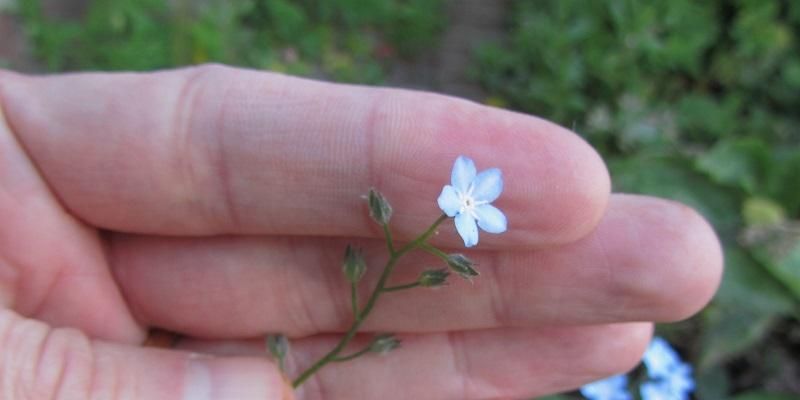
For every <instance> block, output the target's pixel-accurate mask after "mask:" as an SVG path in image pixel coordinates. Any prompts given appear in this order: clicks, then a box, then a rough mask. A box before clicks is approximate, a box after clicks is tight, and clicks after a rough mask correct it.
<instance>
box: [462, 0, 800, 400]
mask: <svg viewBox="0 0 800 400" xmlns="http://www.w3.org/2000/svg"><path fill="white" fill-rule="evenodd" d="M512 8H513V10H512V11H511V12H510V13H509V16H511V19H510V21H509V31H508V35H507V37H506V38H505V41H504V43H501V44H492V45H486V46H483V47H481V48H480V50H479V51H478V53H477V65H476V68H475V76H476V79H478V80H479V82H480V83H481V84H482V85H484V87H485V88H486V89H487V90H488V91H489V92H490V93H491V97H490V101H491V102H492V103H494V104H500V105H505V106H507V107H510V108H514V109H518V110H521V111H525V112H529V113H533V114H537V115H543V116H546V117H548V118H551V119H554V120H555V121H557V122H559V123H561V124H562V125H565V126H568V127H572V128H573V129H574V130H576V131H577V132H579V133H581V134H582V135H583V136H584V137H586V138H587V139H588V140H589V141H590V142H591V143H592V144H593V145H594V146H595V147H596V148H597V149H598V150H599V151H600V152H601V153H602V154H603V155H604V157H605V158H606V159H607V160H608V163H609V166H610V169H611V173H612V176H613V182H614V189H615V190H617V191H627V192H638V193H647V194H653V195H657V196H662V197H667V198H672V199H676V200H679V201H682V202H684V203H687V204H689V205H691V206H693V207H695V208H696V209H698V210H699V211H700V212H701V213H703V214H704V215H705V216H706V217H707V218H708V219H709V220H710V221H712V223H713V224H714V226H715V228H716V229H717V231H718V232H719V234H720V235H721V237H722V239H723V243H724V247H725V253H726V258H727V259H726V273H725V278H724V282H723V285H722V288H721V290H720V292H719V294H718V296H717V297H716V299H715V300H714V302H713V304H712V305H711V306H710V307H708V308H707V309H706V310H705V311H704V312H703V313H702V314H701V315H699V316H698V317H696V318H694V319H692V320H690V321H687V322H684V323H681V324H677V325H674V326H669V327H667V326H665V327H662V330H663V331H664V334H665V335H666V336H667V337H669V338H670V341H671V342H672V343H674V344H676V345H678V346H679V347H680V348H681V349H682V350H683V351H684V352H685V353H688V354H689V355H690V357H689V358H690V360H692V362H693V363H694V364H695V366H696V367H697V369H698V378H699V380H698V392H697V393H696V397H697V398H701V399H724V398H730V397H731V396H732V395H733V394H734V393H740V394H739V397H737V398H740V399H776V398H781V399H782V398H784V397H780V396H777V394H767V393H765V392H766V391H774V392H776V393H790V392H792V393H794V394H795V395H797V393H800V392H799V391H800V388H798V382H800V365H798V361H797V360H800V351H798V344H800V340H799V339H800V324H798V316H800V313H799V312H798V310H799V309H798V300H800V222H799V221H798V218H799V217H800V188H799V187H798V182H799V181H798V174H800V146H798V145H799V144H800V114H798V110H800V43H798V38H800V36H799V35H798V34H800V3H798V2H796V1H782V0H757V1H749V0H713V1H705V2H696V1H691V0H675V1H670V2H656V1H645V2H642V1H633V0H630V1H629V0H609V1H602V2H585V1H580V0H552V1H551V0H542V1H535V2H534V1H516V2H514V4H513V7H512ZM776 396H777V397H776ZM787 396H788V397H786V398H790V397H791V398H796V397H794V396H789V395H787Z"/></svg>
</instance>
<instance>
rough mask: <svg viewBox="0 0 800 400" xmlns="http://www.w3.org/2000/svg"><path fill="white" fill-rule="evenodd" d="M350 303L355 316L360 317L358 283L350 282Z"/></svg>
mask: <svg viewBox="0 0 800 400" xmlns="http://www.w3.org/2000/svg"><path fill="white" fill-rule="evenodd" d="M350 305H351V306H352V307H353V318H358V285H357V284H356V283H355V282H351V283H350Z"/></svg>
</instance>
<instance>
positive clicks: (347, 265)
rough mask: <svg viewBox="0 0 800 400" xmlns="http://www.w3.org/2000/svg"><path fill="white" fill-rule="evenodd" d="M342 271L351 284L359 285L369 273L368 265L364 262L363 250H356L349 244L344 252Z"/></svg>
mask: <svg viewBox="0 0 800 400" xmlns="http://www.w3.org/2000/svg"><path fill="white" fill-rule="evenodd" d="M342 269H343V270H344V275H345V276H346V277H347V280H348V281H350V283H358V281H360V280H361V278H362V277H363V276H364V273H365V272H366V271H367V263H366V262H365V261H364V256H363V255H362V254H361V250H356V249H354V248H353V247H352V246H350V245H349V244H348V245H347V248H346V249H345V250H344V263H343V264H342Z"/></svg>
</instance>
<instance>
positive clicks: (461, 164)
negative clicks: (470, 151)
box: [450, 156, 477, 193]
mask: <svg viewBox="0 0 800 400" xmlns="http://www.w3.org/2000/svg"><path fill="white" fill-rule="evenodd" d="M476 173H477V169H475V162H473V161H472V159H470V158H469V157H465V156H458V158H456V162H455V164H453V173H452V175H451V176H450V183H452V184H453V187H455V188H456V189H457V190H459V191H461V192H462V193H466V192H467V190H468V189H469V185H471V184H472V181H473V180H474V179H475V174H476Z"/></svg>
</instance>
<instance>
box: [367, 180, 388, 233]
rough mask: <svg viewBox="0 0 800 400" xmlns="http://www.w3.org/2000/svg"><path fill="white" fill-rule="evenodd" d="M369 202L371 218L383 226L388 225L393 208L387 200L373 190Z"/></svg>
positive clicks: (370, 191) (370, 192)
mask: <svg viewBox="0 0 800 400" xmlns="http://www.w3.org/2000/svg"><path fill="white" fill-rule="evenodd" d="M367 200H368V201H369V216H370V217H372V219H374V220H375V222H377V223H379V224H381V225H386V224H388V223H389V220H390V219H391V218H392V206H391V205H389V202H388V201H387V200H386V198H385V197H383V195H382V194H381V193H380V192H379V191H377V190H375V189H374V188H373V189H370V190H369V195H368V196H367Z"/></svg>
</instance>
